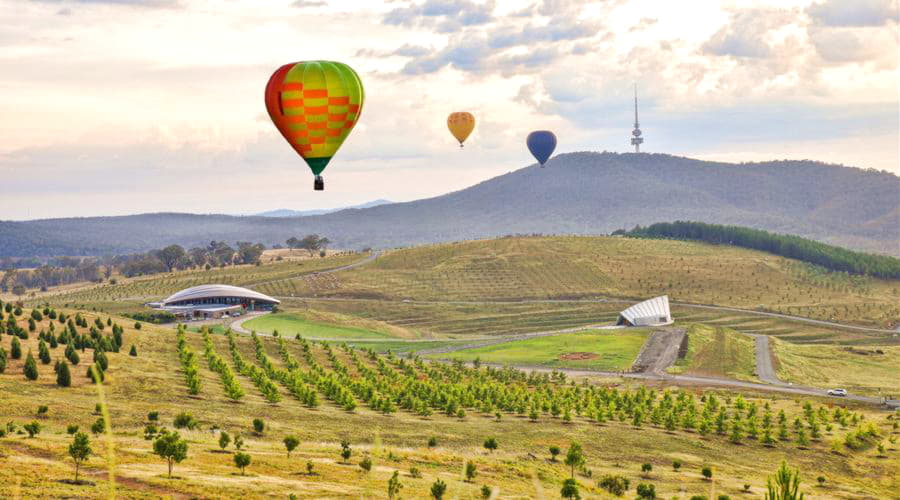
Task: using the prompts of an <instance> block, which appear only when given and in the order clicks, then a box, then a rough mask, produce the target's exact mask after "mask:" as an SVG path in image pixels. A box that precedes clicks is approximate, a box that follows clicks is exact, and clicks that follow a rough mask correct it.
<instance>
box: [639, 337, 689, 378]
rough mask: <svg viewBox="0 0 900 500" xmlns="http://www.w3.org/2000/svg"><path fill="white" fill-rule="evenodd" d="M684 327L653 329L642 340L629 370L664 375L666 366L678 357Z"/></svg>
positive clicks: (670, 364)
mask: <svg viewBox="0 0 900 500" xmlns="http://www.w3.org/2000/svg"><path fill="white" fill-rule="evenodd" d="M685 333H686V330H685V329H684V328H664V329H660V330H655V331H654V332H653V333H652V334H650V338H649V339H647V341H646V342H644V345H643V346H642V347H641V351H640V352H639V353H638V355H637V358H636V359H635V360H634V364H632V365H631V370H632V371H635V372H645V373H652V374H655V375H660V376H662V375H665V373H666V368H668V367H670V366H672V363H674V362H675V360H676V359H678V347H679V346H681V341H682V340H683V339H684V335H685Z"/></svg>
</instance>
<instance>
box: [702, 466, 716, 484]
mask: <svg viewBox="0 0 900 500" xmlns="http://www.w3.org/2000/svg"><path fill="white" fill-rule="evenodd" d="M700 473H701V474H703V477H704V478H705V479H706V480H707V481H709V480H711V479H712V477H713V470H712V467H710V466H708V465H704V466H703V468H702V469H700Z"/></svg>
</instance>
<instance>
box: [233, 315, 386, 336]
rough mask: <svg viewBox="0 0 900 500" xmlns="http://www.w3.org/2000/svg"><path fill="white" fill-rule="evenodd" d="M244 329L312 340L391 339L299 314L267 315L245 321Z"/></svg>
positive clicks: (369, 331) (378, 333)
mask: <svg viewBox="0 0 900 500" xmlns="http://www.w3.org/2000/svg"><path fill="white" fill-rule="evenodd" d="M243 327H244V328H245V329H246V330H255V331H257V332H260V333H272V332H273V331H275V330H278V333H280V334H281V335H286V336H290V337H293V336H294V335H296V334H298V333H299V334H300V335H301V336H303V337H306V338H310V339H345V338H346V339H380V338H390V336H389V335H387V334H386V333H382V332H376V331H374V330H368V329H365V328H358V327H353V326H338V325H330V324H327V323H317V322H314V321H309V320H307V319H306V318H304V317H303V316H301V315H299V314H293V313H276V314H266V315H264V316H260V317H258V318H253V319H251V320H248V321H245V322H244V324H243Z"/></svg>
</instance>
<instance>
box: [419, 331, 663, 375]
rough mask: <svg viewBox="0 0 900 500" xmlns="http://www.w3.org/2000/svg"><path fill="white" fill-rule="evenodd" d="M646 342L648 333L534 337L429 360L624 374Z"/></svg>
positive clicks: (573, 334)
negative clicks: (456, 360) (622, 371)
mask: <svg viewBox="0 0 900 500" xmlns="http://www.w3.org/2000/svg"><path fill="white" fill-rule="evenodd" d="M645 340H647V331H646V330H628V332H627V333H621V332H601V331H596V330H594V331H583V332H576V333H566V334H561V335H550V336H546V337H535V338H530V339H525V340H516V341H513V342H504V343H502V344H495V345H489V346H484V347H476V348H473V349H466V350H463V351H455V352H451V353H447V354H435V355H430V356H428V357H434V358H446V359H459V360H463V361H474V360H475V359H480V360H481V361H484V362H485V363H496V364H501V365H526V366H545V367H554V368H584V369H590V370H604V371H621V370H627V369H628V368H630V367H631V365H632V363H634V360H635V358H636V357H637V354H638V352H639V351H640V350H641V346H642V345H644V341H645Z"/></svg>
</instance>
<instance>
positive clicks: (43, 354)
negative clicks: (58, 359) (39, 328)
mask: <svg viewBox="0 0 900 500" xmlns="http://www.w3.org/2000/svg"><path fill="white" fill-rule="evenodd" d="M38 357H39V358H41V363H43V364H45V365H49V364H50V361H51V359H50V349H48V348H47V343H46V342H44V339H41V341H40V342H38Z"/></svg>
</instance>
